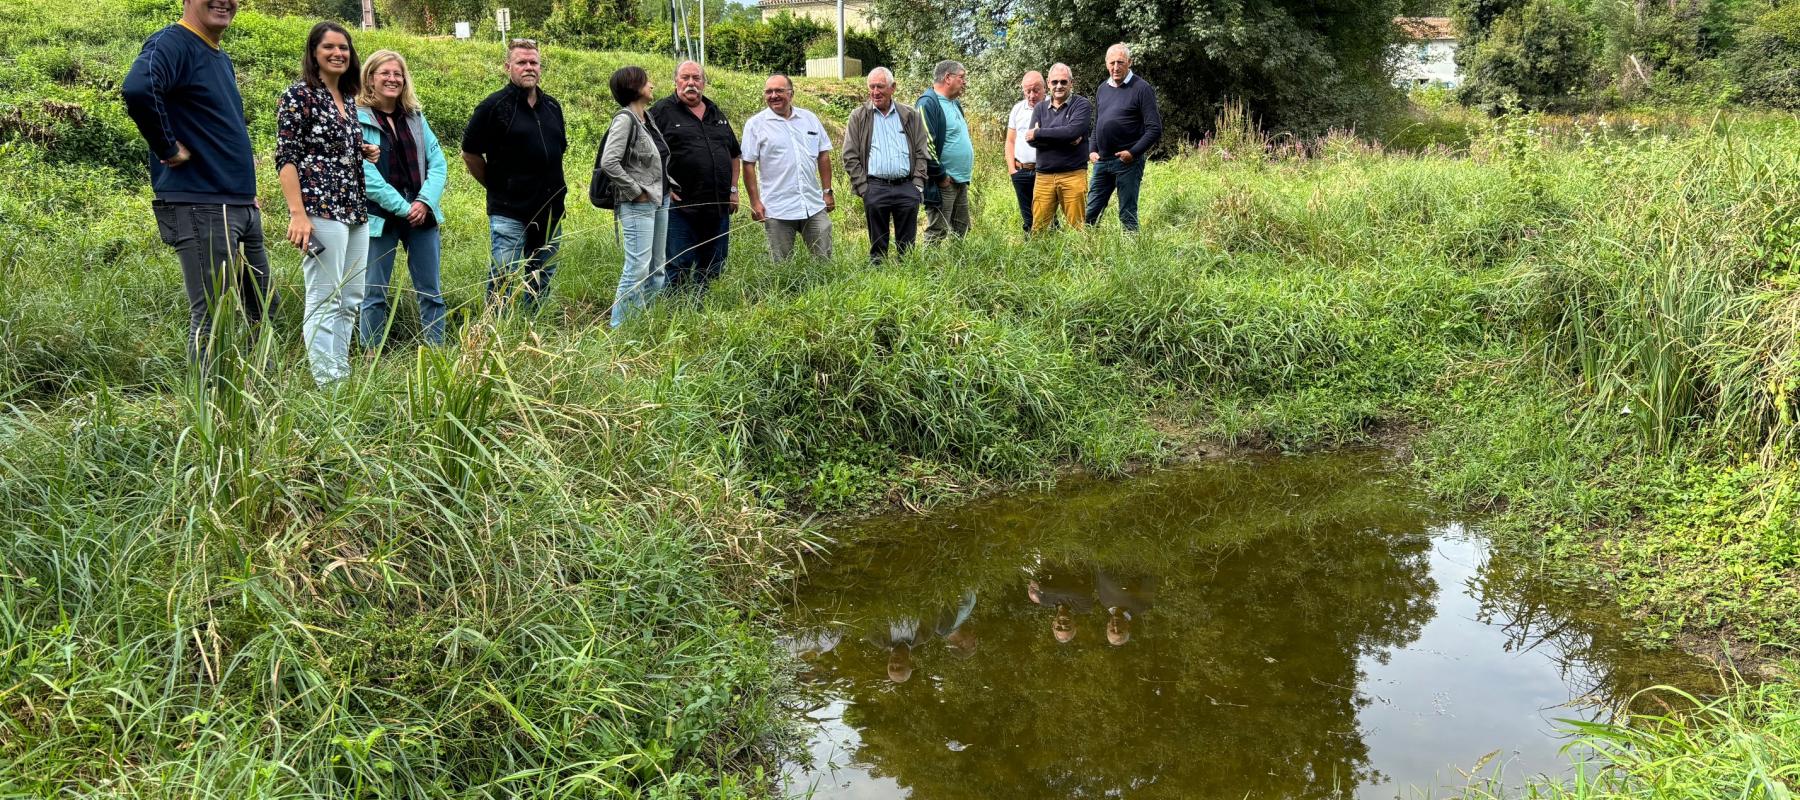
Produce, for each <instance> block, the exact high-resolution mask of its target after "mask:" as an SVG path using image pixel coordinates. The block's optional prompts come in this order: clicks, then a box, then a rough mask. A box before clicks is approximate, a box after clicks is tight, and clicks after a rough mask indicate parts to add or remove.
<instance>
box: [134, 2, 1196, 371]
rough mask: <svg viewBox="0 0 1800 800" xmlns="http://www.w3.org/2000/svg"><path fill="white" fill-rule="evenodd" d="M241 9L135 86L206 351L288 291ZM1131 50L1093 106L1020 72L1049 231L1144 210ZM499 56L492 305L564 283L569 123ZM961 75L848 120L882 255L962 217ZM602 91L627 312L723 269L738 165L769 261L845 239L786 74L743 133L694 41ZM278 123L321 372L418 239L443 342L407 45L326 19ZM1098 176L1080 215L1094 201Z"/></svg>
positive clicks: (528, 61)
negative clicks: (279, 279)
mask: <svg viewBox="0 0 1800 800" xmlns="http://www.w3.org/2000/svg"><path fill="white" fill-rule="evenodd" d="M237 10H238V0H184V1H183V11H182V17H181V19H180V20H179V21H178V22H176V23H175V24H173V25H170V26H168V27H166V28H164V29H162V30H160V31H158V32H156V33H155V34H152V35H151V36H150V38H149V39H148V40H147V41H146V42H145V43H144V48H143V51H142V52H141V53H140V54H139V56H138V58H137V60H136V61H135V62H134V63H133V64H132V67H131V70H130V72H129V74H128V75H127V76H126V78H125V82H124V85H123V87H122V93H123V95H124V99H125V104H126V109H127V112H128V113H129V114H130V116H131V118H132V120H133V121H134V122H135V123H136V125H137V127H138V130H139V132H140V133H141V134H142V135H143V137H144V140H145V141H146V142H147V143H148V145H149V149H150V152H151V163H150V173H151V176H150V177H151V185H152V188H153V190H154V193H155V201H154V203H153V209H154V213H155V216H156V221H157V227H158V231H159V233H160V235H161V238H162V240H163V242H164V243H165V244H167V245H169V246H170V247H172V248H173V249H174V250H175V252H176V254H177V258H178V260H179V261H180V263H181V267H182V277H183V284H184V286H185V288H186V291H187V295H188V308H189V334H190V339H189V354H190V357H191V358H193V359H194V360H196V361H198V362H201V363H204V362H205V361H206V360H207V358H208V354H207V353H206V352H205V351H206V349H207V347H208V342H209V341H210V338H211V336H210V326H211V321H212V317H213V314H214V312H215V309H216V306H217V303H218V300H219V298H220V296H221V294H222V293H224V292H232V293H235V294H236V295H237V296H238V297H239V298H240V302H241V304H242V306H243V308H244V310H245V313H246V315H247V316H248V318H249V320H250V322H251V323H252V324H253V325H254V324H255V323H258V322H260V321H261V319H262V318H263V317H264V316H265V315H266V313H267V310H268V308H269V307H270V306H271V305H272V303H273V300H274V297H273V294H272V290H271V287H270V275H269V259H268V252H267V248H266V247H265V244H264V240H263V234H262V217H261V206H260V204H259V201H258V200H257V194H256V168H255V154H254V152H253V150H252V148H251V143H250V137H249V131H248V126H247V124H246V121H245V115H244V110H243V100H242V97H241V96H240V95H239V93H238V88H237V80H236V77H235V75H234V74H233V68H232V63H231V59H230V57H229V56H228V55H226V54H225V52H224V51H223V50H222V49H221V48H220V38H221V36H222V35H223V33H224V32H225V30H226V28H227V27H228V26H229V25H230V24H231V22H232V20H233V18H234V17H235V15H236V13H237ZM1130 64H1131V62H1130V53H1129V51H1128V50H1127V49H1126V48H1125V46H1124V45H1115V46H1114V47H1113V48H1111V49H1110V50H1109V51H1108V54H1107V69H1108V71H1109V73H1110V74H1111V80H1110V81H1108V82H1105V83H1102V84H1101V86H1100V89H1099V91H1098V92H1097V97H1096V101H1095V102H1093V103H1090V102H1089V101H1088V100H1087V99H1086V98H1082V97H1079V96H1076V95H1074V94H1073V87H1072V74H1071V71H1070V69H1069V67H1068V66H1067V65H1064V64H1057V65H1055V66H1053V67H1051V69H1050V80H1049V85H1048V92H1047V94H1048V99H1045V94H1046V90H1045V86H1044V81H1043V78H1042V77H1041V76H1039V75H1038V73H1036V72H1032V73H1029V74H1027V75H1026V76H1025V80H1024V83H1023V86H1022V90H1023V92H1024V95H1025V100H1024V101H1022V102H1021V103H1020V105H1019V107H1015V108H1014V110H1013V113H1012V115H1011V117H1010V119H1009V122H1008V130H1007V147H1006V157H1007V164H1008V171H1009V172H1010V173H1011V175H1012V179H1013V184H1014V187H1015V189H1016V190H1017V191H1018V193H1019V205H1020V213H1021V215H1022V216H1023V218H1024V221H1025V226H1024V227H1025V229H1026V230H1027V231H1033V230H1043V229H1044V228H1045V227H1047V226H1048V224H1049V223H1050V221H1051V220H1052V219H1053V218H1054V216H1055V214H1054V210H1055V208H1057V207H1058V206H1060V207H1063V208H1065V209H1066V211H1067V213H1066V216H1067V221H1068V225H1069V226H1070V227H1072V228H1080V227H1082V225H1083V223H1084V222H1085V223H1088V224H1092V223H1093V222H1095V221H1096V220H1097V219H1098V218H1099V215H1100V213H1101V211H1103V210H1104V208H1105V206H1106V204H1107V202H1108V199H1109V197H1110V195H1111V193H1112V190H1113V189H1114V187H1116V188H1117V189H1118V193H1119V202H1120V219H1121V221H1122V223H1123V224H1124V226H1125V227H1126V228H1127V229H1131V230H1135V229H1136V227H1137V190H1138V186H1139V185H1140V183H1141V181H1142V177H1143V157H1144V154H1145V153H1146V151H1148V150H1149V149H1150V148H1151V147H1153V146H1154V145H1155V144H1156V142H1157V140H1158V138H1159V137H1160V135H1161V131H1162V123H1161V118H1160V116H1159V115H1158V113H1157V110H1156V98H1155V94H1154V91H1153V90H1152V89H1151V88H1150V87H1149V85H1148V84H1147V83H1145V82H1144V81H1143V79H1141V78H1137V77H1136V76H1134V75H1133V74H1132V73H1131V69H1130ZM505 67H506V74H507V85H506V86H505V87H504V88H502V89H500V90H499V91H497V92H494V93H493V94H492V95H489V96H488V97H487V98H486V99H484V100H483V101H482V102H481V103H480V104H479V105H477V106H476V108H475V110H474V112H473V113H472V114H471V116H470V119H469V122H468V125H467V126H466V128H465V132H464V135H463V142H462V160H463V164H464V166H465V168H466V169H467V171H468V173H469V175H470V176H471V177H472V178H474V179H475V181H476V182H477V183H479V184H481V186H482V187H483V189H484V190H485V192H486V203H487V215H488V233H489V243H490V255H491V266H490V270H489V275H488V281H487V300H488V303H489V304H490V306H496V307H498V306H506V305H518V306H521V307H524V308H527V309H530V308H534V307H535V306H536V305H537V304H538V303H540V302H541V301H542V300H543V299H544V298H545V297H546V296H547V295H548V294H549V291H550V282H551V278H552V277H553V276H554V275H555V271H556V262H555V258H556V254H557V251H558V249H559V245H560V238H561V222H562V218H563V216H564V214H565V211H566V208H565V199H566V196H567V185H566V183H565V180H564V175H563V159H564V156H565V155H566V154H567V152H568V146H569V142H568V136H567V130H566V126H565V124H564V119H563V111H562V105H561V103H559V102H558V101H557V100H556V99H555V98H553V97H551V96H550V95H549V94H548V93H546V92H545V91H544V90H543V89H542V88H541V87H540V85H539V83H540V81H541V78H542V74H543V60H542V58H541V56H540V54H539V52H538V47H537V44H536V43H535V42H532V41H531V40H528V39H514V40H512V41H511V42H510V43H509V44H508V47H507V52H506V62H505ZM967 78H968V72H967V70H966V69H964V68H963V66H962V64H960V63H958V62H955V61H944V62H941V63H939V64H938V65H937V67H936V69H935V70H934V73H933V76H932V86H931V88H930V89H929V90H927V91H926V92H924V93H923V94H922V95H921V96H920V97H919V99H918V102H917V104H916V108H915V107H908V106H907V105H905V104H902V103H899V102H897V101H896V100H895V99H894V92H895V89H896V86H895V81H894V75H893V72H892V71H891V70H889V69H888V68H886V67H878V68H876V69H875V70H874V71H872V72H871V73H870V74H869V76H868V96H869V102H868V103H866V104H864V105H862V106H860V107H858V108H857V109H856V110H855V111H854V112H853V113H852V114H851V115H850V120H849V125H848V128H847V129H846V133H845V142H844V167H845V171H846V172H847V173H848V175H849V178H850V187H851V189H852V191H854V192H855V193H856V195H857V196H858V197H860V198H861V199H862V201H863V208H864V213H865V217H866V220H867V222H868V230H869V245H870V256H871V258H872V259H874V260H877V261H879V260H881V259H882V258H884V257H885V256H886V255H887V254H888V252H889V250H890V247H892V248H894V249H897V250H898V251H899V252H901V253H905V252H906V251H907V250H908V249H910V248H911V247H912V246H913V243H914V240H915V238H916V235H917V228H918V216H919V214H918V211H919V207H920V206H924V207H925V210H926V220H927V227H926V231H925V239H926V241H927V242H931V241H937V240H941V239H945V238H949V237H952V236H962V235H964V234H966V233H967V232H968V230H969V227H970V210H969V184H970V182H971V181H972V180H973V177H974V170H975V154H974V145H973V138H972V135H971V132H970V128H969V124H968V119H967V117H966V116H965V115H964V112H963V108H962V104H961V101H960V99H959V98H960V97H961V96H962V94H963V90H964V88H965V87H966V84H967ZM609 88H610V90H611V92H612V95H613V99H614V100H615V101H617V102H618V104H619V106H620V109H619V111H618V113H616V114H615V115H614V117H613V118H612V121H611V123H610V125H609V126H608V128H607V133H606V137H605V138H604V139H603V144H602V146H601V147H600V148H599V152H598V154H597V157H596V159H595V165H594V175H593V189H592V191H591V192H590V199H591V200H592V201H593V202H594V203H595V204H596V205H600V206H602V207H610V208H613V209H614V210H615V212H616V214H617V218H618V222H619V227H620V231H621V238H622V240H623V244H624V251H625V255H624V265H623V268H622V270H621V272H620V276H619V284H618V291H617V293H616V295H615V298H614V301H613V307H612V314H611V323H612V325H613V326H615V327H616V326H618V325H620V324H622V323H623V322H624V320H625V319H626V318H627V317H628V316H630V315H631V314H632V313H633V312H634V311H636V310H638V309H642V308H644V307H645V306H646V305H648V304H649V302H650V301H651V299H652V298H653V297H655V296H656V295H657V294H658V293H659V292H661V291H663V290H664V289H665V288H675V287H689V286H691V287H696V288H704V286H705V285H706V284H707V283H708V282H709V281H711V280H713V279H715V278H717V277H718V276H719V275H720V274H721V272H722V271H723V268H724V264H725V261H726V258H727V256H728V254H729V249H730V233H731V218H732V217H733V216H734V215H735V214H736V213H737V211H738V206H739V186H740V182H741V185H742V187H743V194H745V195H747V196H748V197H747V200H748V205H749V210H750V216H751V219H753V220H754V221H756V222H759V223H762V225H763V226H764V229H765V231H766V232H767V234H768V243H769V249H770V253H771V255H772V256H773V257H774V258H776V259H777V260H780V259H786V258H788V257H790V255H791V254H792V253H793V251H794V244H795V239H796V238H799V239H800V240H802V241H803V242H804V244H805V245H806V247H807V249H808V250H809V251H810V252H811V253H813V254H814V255H815V256H818V257H821V258H829V257H830V255H831V239H832V231H831V217H830V214H831V212H832V211H833V210H835V209H836V205H837V204H836V199H835V197H834V192H833V189H832V171H831V155H830V154H831V150H832V142H831V137H830V135H829V133H828V132H827V131H826V130H825V128H824V126H823V125H822V124H821V123H820V121H819V118H818V117H817V116H816V115H814V114H813V113H812V112H810V111H807V110H806V109H803V108H798V107H796V106H795V105H794V104H793V95H794V85H793V81H792V80H790V79H789V78H788V77H787V76H786V75H780V74H777V75H772V76H770V77H769V78H768V80H767V81H766V82H765V83H764V87H763V102H764V105H765V106H766V107H765V108H764V109H763V110H762V111H760V112H758V113H757V114H755V115H754V116H752V117H751V118H750V119H749V120H747V121H746V122H745V123H744V126H743V129H742V137H741V139H740V137H739V135H738V134H737V132H736V131H734V129H733V127H732V125H731V122H730V120H729V119H727V117H726V115H725V114H724V113H723V112H722V111H721V110H720V109H719V107H718V105H717V104H716V103H714V102H713V101H712V99H710V98H708V97H707V96H706V94H705V89H706V74H705V71H704V69H703V68H702V67H701V66H700V65H699V64H696V63H694V62H692V61H688V62H683V63H682V64H681V65H680V66H679V67H678V68H677V70H676V74H675V91H674V93H673V94H672V95H671V96H668V97H664V98H662V99H660V100H658V99H657V97H656V92H655V89H656V87H655V84H654V82H653V81H652V80H651V78H650V76H649V74H648V73H647V72H645V71H644V70H643V69H642V68H641V67H635V66H634V67H625V68H623V69H620V70H618V71H617V72H616V73H614V75H613V76H612V79H611V81H610V82H609ZM276 129H277V138H276V147H275V154H274V162H275V167H276V172H277V175H278V178H279V181H280V184H281V189H282V195H283V197H284V199H285V201H286V204H287V211H288V227H287V237H286V238H287V240H288V241H289V242H290V243H291V244H293V245H294V246H295V247H297V248H299V249H300V250H301V251H302V252H303V254H304V255H303V258H302V262H301V263H302V272H303V274H304V277H305V285H306V289H305V320H304V323H303V328H302V334H303V337H304V339H305V341H306V345H307V352H308V357H309V361H310V364H311V368H312V375H313V378H314V379H315V380H316V381H317V382H318V383H319V384H320V385H327V384H331V383H334V382H337V381H339V380H342V379H343V378H345V377H347V376H348V375H349V373H350V360H349V352H350V343H351V339H352V338H353V336H354V337H355V338H359V339H360V340H361V342H362V344H363V347H364V348H365V349H369V350H378V349H379V348H380V347H381V346H382V344H383V342H384V340H385V339H386V335H387V332H388V329H389V327H390V325H391V314H390V308H391V303H390V300H389V285H390V283H391V281H392V273H393V269H394V265H395V262H396V261H397V256H398V253H399V251H400V250H401V249H402V248H404V249H405V250H406V253H407V269H408V272H409V273H410V275H411V278H412V284H413V288H412V291H413V294H414V296H415V297H416V298H417V299H418V305H419V314H420V328H421V334H422V336H423V338H424V339H425V341H427V342H429V343H432V344H440V343H442V342H443V341H444V335H445V334H444V326H445V314H446V307H445V303H444V298H443V291H442V287H441V281H440V269H439V261H440V252H441V241H440V237H439V229H438V228H439V226H440V225H441V224H442V223H443V222H444V212H443V206H442V201H443V193H444V189H445V186H446V184H447V182H448V179H449V169H448V165H447V164H446V163H445V158H444V154H443V150H442V148H441V147H440V145H439V142H438V139H437V136H436V134H435V133H433V131H432V128H431V126H430V125H429V124H428V123H427V121H426V119H425V115H424V112H423V109H422V108H421V107H420V104H419V101H418V98H417V95H416V94H415V92H414V86H413V81H412V76H411V73H410V71H409V70H408V68H407V64H406V59H405V58H404V57H403V56H401V55H400V54H399V53H396V52H394V51H391V50H382V51H379V52H376V53H374V54H373V55H371V56H370V57H369V58H368V59H367V61H363V60H362V59H360V58H359V57H358V55H357V51H356V48H355V45H354V44H353V42H352V39H351V35H350V33H349V31H347V30H345V29H344V28H343V26H341V25H338V24H337V23H334V22H320V23H318V24H317V25H315V26H314V27H313V28H312V30H311V32H310V33H309V35H308V37H307V41H306V48H305V51H304V53H303V54H302V57H301V75H300V79H299V80H298V81H296V82H295V83H294V84H293V85H292V86H291V87H289V88H288V90H287V91H286V92H285V93H283V94H282V96H281V99H280V102H279V104H278V106H277V111H276ZM1090 165H1091V168H1092V172H1093V179H1092V181H1091V182H1090V181H1089V180H1088V177H1087V176H1088V169H1089V167H1090ZM1083 195H1085V197H1086V208H1085V214H1078V213H1077V209H1078V208H1079V207H1080V205H1079V201H1078V200H1077V199H1076V198H1079V197H1081V196H1083Z"/></svg>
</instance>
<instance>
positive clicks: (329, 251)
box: [300, 217, 369, 386]
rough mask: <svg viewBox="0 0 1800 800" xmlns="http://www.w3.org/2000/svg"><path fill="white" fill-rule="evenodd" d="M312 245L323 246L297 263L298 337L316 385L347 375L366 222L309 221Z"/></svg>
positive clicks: (365, 255) (363, 264) (359, 300)
mask: <svg viewBox="0 0 1800 800" xmlns="http://www.w3.org/2000/svg"><path fill="white" fill-rule="evenodd" d="M311 219H312V226H313V232H312V238H313V241H315V242H318V243H319V244H322V245H324V246H325V251H324V252H322V253H320V254H318V255H317V256H313V255H308V256H306V257H305V258H303V259H301V261H300V272H301V273H302V274H303V275H304V276H305V277H306V318H305V319H304V320H302V321H301V323H300V336H301V337H302V338H304V339H305V340H306V356H307V359H308V360H309V361H310V362H311V363H312V376H313V380H314V381H317V382H318V384H319V385H320V386H325V385H327V384H331V383H336V382H338V381H341V380H343V379H345V378H348V377H350V337H351V336H352V335H354V334H355V331H356V317H357V315H358V313H360V312H361V311H362V301H363V273H364V272H365V271H367V269H368V266H369V223H367V222H364V223H362V224H360V225H346V224H344V223H342V222H338V221H337V220H332V219H325V218H323V217H312V218H311Z"/></svg>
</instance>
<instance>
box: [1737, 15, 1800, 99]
mask: <svg viewBox="0 0 1800 800" xmlns="http://www.w3.org/2000/svg"><path fill="white" fill-rule="evenodd" d="M1731 72H1732V74H1733V76H1734V77H1735V78H1736V79H1737V82H1738V85H1739V86H1740V87H1742V94H1741V95H1740V99H1742V100H1743V101H1744V102H1746V103H1751V104H1756V105H1766V106H1773V107H1775V108H1786V109H1794V108H1800V5H1794V4H1789V5H1785V6H1782V7H1780V8H1777V9H1775V10H1774V11H1770V12H1768V13H1767V14H1764V15H1762V16H1760V17H1757V18H1756V22H1754V23H1752V24H1751V25H1750V26H1749V27H1748V28H1746V29H1744V31H1743V32H1741V33H1740V34H1739V35H1738V47H1737V51H1736V52H1735V53H1733V54H1732V57H1731Z"/></svg>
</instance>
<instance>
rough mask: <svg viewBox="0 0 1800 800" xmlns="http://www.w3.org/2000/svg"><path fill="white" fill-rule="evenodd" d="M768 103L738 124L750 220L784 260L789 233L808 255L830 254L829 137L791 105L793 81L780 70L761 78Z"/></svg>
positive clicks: (791, 243) (790, 249)
mask: <svg viewBox="0 0 1800 800" xmlns="http://www.w3.org/2000/svg"><path fill="white" fill-rule="evenodd" d="M763 103H764V104H765V105H767V106H768V108H765V109H763V110H761V111H758V112H756V115H755V116H753V117H751V118H750V120H749V121H748V122H745V123H744V142H743V145H744V147H743V156H742V159H743V162H744V191H745V193H747V194H749V195H750V218H751V219H753V220H756V221H757V222H761V223H763V228H764V230H766V231H768V234H769V255H770V256H771V257H772V258H774V259H775V260H776V261H785V260H786V259H787V258H788V257H789V256H790V255H793V252H794V236H795V235H799V236H800V237H801V238H802V239H805V240H806V247H807V249H808V250H810V251H812V254H813V256H815V257H817V258H820V259H826V260H829V259H830V258H831V212H832V210H833V209H835V208H837V200H835V199H834V198H833V197H832V191H831V137H830V136H829V135H827V134H826V133H825V126H823V125H821V124H819V118H818V117H817V116H815V115H814V114H813V113H812V112H811V111H807V110H806V109H804V108H795V107H794V82H793V81H792V80H789V79H788V76H786V75H782V74H779V73H777V74H775V75H770V76H769V79H768V80H767V81H764V82H763Z"/></svg>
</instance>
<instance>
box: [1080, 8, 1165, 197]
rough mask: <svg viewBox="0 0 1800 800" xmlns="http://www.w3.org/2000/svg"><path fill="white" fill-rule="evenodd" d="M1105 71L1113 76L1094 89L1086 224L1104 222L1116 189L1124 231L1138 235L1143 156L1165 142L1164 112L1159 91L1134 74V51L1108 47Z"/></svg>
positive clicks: (1142, 181) (1119, 47) (1120, 47)
mask: <svg viewBox="0 0 1800 800" xmlns="http://www.w3.org/2000/svg"><path fill="white" fill-rule="evenodd" d="M1106 73H1107V74H1108V75H1110V76H1111V77H1110V78H1109V79H1107V80H1104V81H1101V82H1100V88H1098V89H1095V90H1094V109H1095V117H1094V135H1093V136H1092V137H1090V139H1089V141H1090V142H1091V143H1092V150H1091V151H1090V152H1089V153H1088V161H1090V162H1093V164H1094V179H1093V180H1092V181H1089V182H1088V196H1087V224H1089V225H1093V224H1094V223H1096V222H1099V221H1100V212H1102V211H1105V210H1106V201H1107V200H1109V199H1111V198H1112V193H1113V188H1114V187H1115V186H1116V187H1118V189H1119V222H1120V223H1121V224H1123V225H1124V226H1125V230H1128V231H1135V230H1137V229H1138V214H1137V205H1138V189H1139V187H1141V186H1143V184H1144V156H1145V154H1147V153H1149V152H1150V148H1152V147H1155V146H1156V142H1157V140H1159V139H1161V138H1162V113H1161V112H1159V111H1157V110H1156V89H1154V88H1152V87H1151V86H1150V83H1149V82H1148V81H1146V80H1144V79H1143V78H1140V77H1138V76H1137V75H1135V74H1133V73H1132V71H1131V50H1130V49H1129V48H1127V47H1126V46H1125V45H1123V44H1115V45H1113V46H1112V47H1109V48H1107V49H1106Z"/></svg>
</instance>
